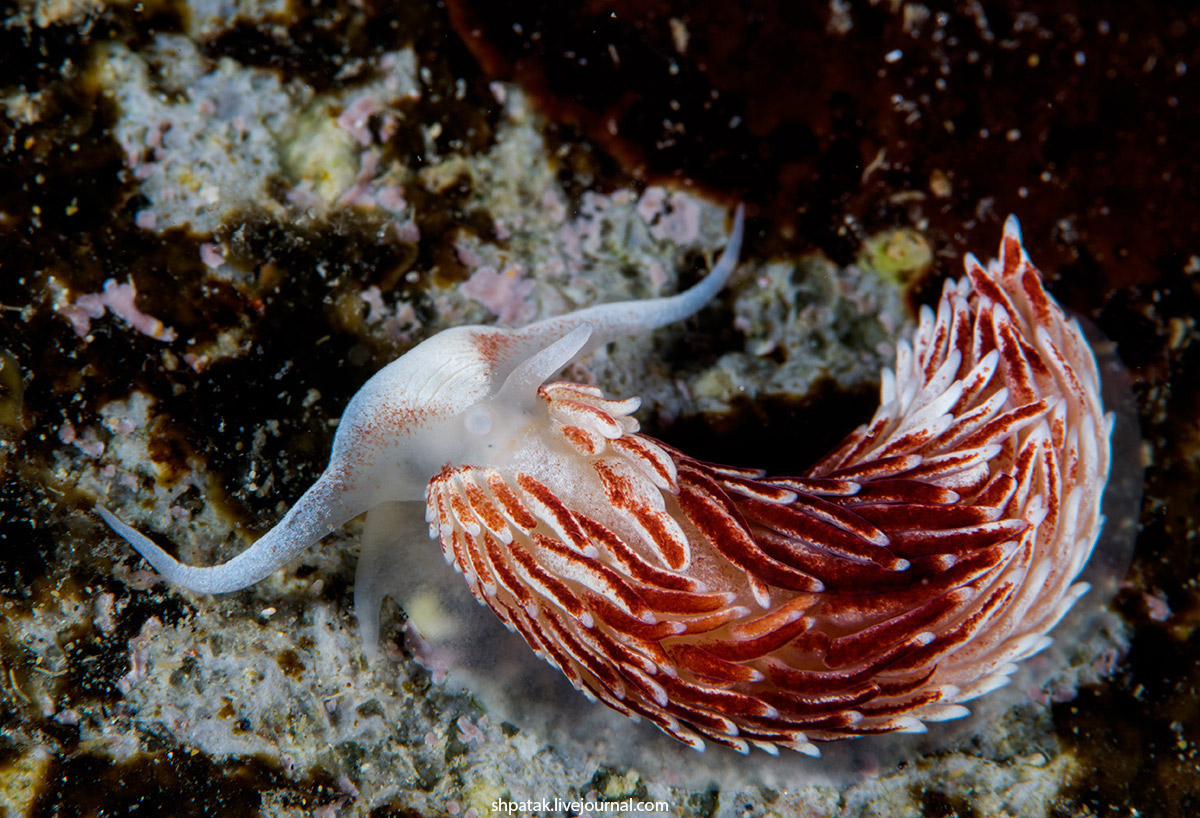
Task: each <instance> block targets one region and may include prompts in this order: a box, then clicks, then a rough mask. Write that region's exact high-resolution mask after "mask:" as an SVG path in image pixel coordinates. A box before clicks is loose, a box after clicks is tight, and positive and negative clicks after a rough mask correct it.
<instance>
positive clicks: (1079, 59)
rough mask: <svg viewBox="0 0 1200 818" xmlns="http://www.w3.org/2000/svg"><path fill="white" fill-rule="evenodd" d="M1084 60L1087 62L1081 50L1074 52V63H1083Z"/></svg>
mask: <svg viewBox="0 0 1200 818" xmlns="http://www.w3.org/2000/svg"><path fill="white" fill-rule="evenodd" d="M1086 62H1087V55H1086V54H1084V53H1083V52H1082V51H1076V52H1075V64H1076V65H1084V64H1085V63H1086Z"/></svg>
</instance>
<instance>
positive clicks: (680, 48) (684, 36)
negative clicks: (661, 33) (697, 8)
mask: <svg viewBox="0 0 1200 818" xmlns="http://www.w3.org/2000/svg"><path fill="white" fill-rule="evenodd" d="M667 25H669V26H670V27H671V41H672V42H673V43H674V44H675V50H676V51H677V52H679V53H680V54H686V53H687V48H688V29H687V23H685V22H683V20H680V19H679V18H678V17H672V18H671V19H670V20H668V21H667Z"/></svg>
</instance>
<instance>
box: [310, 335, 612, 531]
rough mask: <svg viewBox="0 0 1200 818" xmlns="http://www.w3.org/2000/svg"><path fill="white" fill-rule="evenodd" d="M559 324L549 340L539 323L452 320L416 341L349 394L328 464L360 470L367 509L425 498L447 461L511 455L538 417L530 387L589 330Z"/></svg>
mask: <svg viewBox="0 0 1200 818" xmlns="http://www.w3.org/2000/svg"><path fill="white" fill-rule="evenodd" d="M534 326H535V327H536V326H537V325H534ZM527 329H531V328H527ZM557 329H558V332H555V333H553V334H554V335H561V337H558V338H556V339H547V337H546V335H547V333H545V332H542V331H538V332H528V331H523V330H506V329H497V328H492V327H478V326H475V327H457V328H454V329H449V330H445V331H444V332H440V333H438V334H437V335H435V336H434V337H432V338H429V339H428V340H426V341H424V342H422V343H420V344H418V345H417V346H416V347H414V348H413V349H411V350H409V351H408V352H407V353H405V354H404V355H402V356H401V357H400V358H398V359H396V360H395V361H393V362H392V363H390V364H388V365H387V366H386V367H384V368H383V369H381V370H380V371H379V372H378V373H376V374H375V375H374V376H373V377H372V378H371V379H370V380H368V381H367V382H366V383H365V384H364V385H363V387H362V389H360V390H359V392H358V393H357V394H356V395H355V396H354V399H353V400H351V402H350V404H349V405H348V406H347V407H346V412H345V413H344V414H343V416H342V420H341V423H340V424H339V426H338V431H337V435H336V437H335V438H334V444H333V453H332V456H331V458H330V465H331V466H334V465H337V466H339V467H352V468H353V469H354V470H355V471H356V472H358V473H359V474H360V475H362V476H364V477H365V478H366V479H364V480H362V481H360V483H359V487H360V490H361V491H363V492H364V493H365V494H366V495H367V496H366V497H365V498H364V500H365V502H364V503H363V504H364V505H365V506H366V507H368V508H369V507H371V506H373V505H375V504H376V503H379V502H386V501H390V500H402V501H404V500H422V499H424V494H425V486H426V485H427V484H428V482H429V481H430V480H431V479H432V478H433V477H434V476H435V475H436V474H438V472H440V471H441V470H442V469H443V468H445V467H446V466H448V465H461V464H470V465H500V464H501V463H504V462H506V461H510V460H511V459H512V458H515V457H518V456H519V454H518V450H519V449H520V444H521V441H522V440H523V439H525V436H526V435H527V434H528V432H529V431H530V427H531V425H532V424H534V423H536V418H535V416H534V414H533V413H534V411H535V409H536V407H537V401H536V399H537V389H538V387H539V386H540V385H541V384H542V383H543V382H545V381H546V379H547V378H549V377H550V376H552V375H554V374H555V373H556V372H557V371H559V370H560V369H562V368H563V367H564V366H566V365H567V364H568V363H569V362H570V361H571V359H572V358H574V357H575V356H576V355H577V354H578V353H579V352H580V350H582V349H583V347H584V346H585V344H586V343H587V342H588V339H589V338H590V337H591V335H592V329H591V326H590V325H588V324H586V323H583V324H579V325H578V326H575V327H565V328H564V327H558V328H557ZM564 330H565V331H564Z"/></svg>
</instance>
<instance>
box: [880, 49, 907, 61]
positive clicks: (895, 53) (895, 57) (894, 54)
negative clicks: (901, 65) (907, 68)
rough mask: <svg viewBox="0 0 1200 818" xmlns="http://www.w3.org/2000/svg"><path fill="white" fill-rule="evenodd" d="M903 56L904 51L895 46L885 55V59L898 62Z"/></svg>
mask: <svg viewBox="0 0 1200 818" xmlns="http://www.w3.org/2000/svg"><path fill="white" fill-rule="evenodd" d="M903 56H904V52H903V51H901V50H900V49H898V48H895V49H892V50H891V51H889V52H888V53H887V54H884V55H883V61H884V62H886V63H893V62H898V61H899V60H900V58H901V57H903Z"/></svg>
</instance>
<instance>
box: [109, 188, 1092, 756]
mask: <svg viewBox="0 0 1200 818" xmlns="http://www.w3.org/2000/svg"><path fill="white" fill-rule="evenodd" d="M741 238H742V216H741V211H740V209H739V211H738V214H737V217H736V219H735V221H734V226H733V230H732V233H731V237H730V240H729V243H728V246H727V247H726V249H725V251H724V253H723V254H722V256H721V258H720V259H719V260H718V262H717V264H716V265H714V267H713V269H712V271H711V272H710V273H709V274H708V275H707V276H706V277H705V278H703V279H702V280H701V281H700V282H699V283H698V284H696V285H695V286H694V287H692V288H691V289H689V290H687V291H685V292H683V293H681V294H679V295H675V296H672V297H668V298H660V299H653V300H645V301H627V302H620V303H615V304H608V305H601V306H594V307H590V308H587V309H582V310H579V311H577V312H574V313H571V314H568V315H564V316H561V317H556V318H549V319H546V320H543V321H539V322H537V323H534V324H531V325H529V326H526V327H524V328H521V329H500V328H494V327H484V326H470V327H459V328H455V329H449V330H446V331H444V332H441V333H439V334H437V335H435V336H433V337H431V338H429V339H428V340H426V341H424V342H423V343H421V344H419V345H417V346H416V347H414V348H413V349H412V350H410V351H409V352H408V353H406V354H405V355H403V356H401V357H400V358H399V359H397V360H396V361H395V362H393V363H391V364H389V365H388V366H386V367H385V368H384V369H382V370H381V371H380V372H379V373H378V374H376V375H375V376H374V377H372V378H371V379H370V380H368V381H367V383H366V384H365V385H364V386H363V387H362V389H361V390H360V391H359V392H358V393H357V394H356V395H355V396H354V398H353V399H352V400H351V401H350V403H349V405H348V406H347V407H346V411H345V414H344V415H343V416H342V420H341V423H340V425H339V426H338V430H337V434H336V437H335V438H334V443H333V451H332V454H331V457H330V461H329V465H328V467H327V468H326V470H325V471H324V473H323V474H322V475H321V476H320V478H319V479H318V480H317V481H316V482H315V483H314V485H313V486H312V487H311V488H310V489H309V490H308V491H307V492H306V493H305V494H304V495H303V497H301V499H300V500H299V501H298V502H297V503H296V504H295V506H293V507H292V509H291V510H290V511H289V512H288V513H287V514H286V515H285V516H284V518H283V519H282V520H281V521H280V522H279V523H278V524H277V525H276V526H275V527H274V528H273V529H271V530H270V531H269V532H268V533H267V534H266V535H265V536H263V537H262V538H261V539H259V540H258V541H257V542H255V543H254V544H253V545H252V546H251V547H250V548H248V549H247V550H245V551H244V552H242V553H241V554H239V555H237V556H236V557H234V558H233V559H231V560H230V561H228V562H226V563H224V564H222V565H218V566H214V567H195V566H190V565H184V564H181V563H180V562H178V561H176V560H175V559H174V558H172V557H171V556H169V555H168V554H167V553H165V552H164V551H163V550H162V549H160V548H159V547H158V546H157V545H155V544H154V543H153V542H151V541H150V540H149V539H147V538H146V537H145V536H143V535H142V534H140V533H138V532H137V531H135V530H134V529H132V528H130V527H129V526H127V525H125V524H124V523H122V522H120V521H119V520H117V519H116V518H115V517H114V516H113V515H112V514H110V513H109V512H108V511H106V510H104V509H99V513H100V514H101V515H102V516H103V518H104V519H105V520H106V521H107V522H108V524H109V525H110V526H112V528H113V529H114V530H115V531H116V532H117V533H118V534H120V535H121V536H122V537H124V538H125V539H126V540H128V541H129V543H131V544H132V545H133V547H134V548H136V549H137V550H138V551H139V552H140V553H141V554H142V555H143V556H144V557H145V558H146V559H147V560H148V561H149V562H150V564H151V565H153V566H154V567H155V568H156V569H157V570H158V571H159V572H160V573H161V574H162V575H163V576H164V577H165V578H166V579H167V580H168V581H169V582H171V583H174V584H175V585H178V586H182V587H184V588H188V589H191V590H193V591H197V592H203V593H213V594H215V593H224V592H228V591H234V590H237V589H239V588H244V587H246V586H248V585H250V584H252V583H255V582H258V581H259V580H261V579H263V578H264V577H266V576H267V575H268V574H270V573H271V572H273V571H275V570H276V569H278V568H280V567H282V566H284V565H285V564H286V563H287V562H288V561H289V560H290V559H291V558H292V557H293V556H295V555H296V554H297V553H299V552H300V551H301V550H303V549H306V548H308V547H309V546H311V545H313V544H314V543H316V542H317V541H318V540H320V539H321V538H322V537H324V536H325V535H327V534H329V533H330V532H331V531H333V530H334V529H336V528H338V527H339V526H341V525H342V524H343V523H345V522H346V521H348V520H350V519H351V518H352V517H355V516H357V515H359V514H362V513H363V512H366V514H367V516H366V523H365V527H364V535H363V556H362V558H361V559H360V562H359V567H358V571H357V576H356V579H355V583H356V587H355V606H356V609H357V612H358V617H359V622H360V629H361V631H362V633H363V636H364V646H365V648H366V649H367V650H368V652H370V651H372V650H373V649H374V646H375V644H376V643H377V641H378V612H379V608H380V603H381V601H382V597H383V594H384V593H386V589H385V588H383V587H382V585H383V583H382V581H381V580H380V579H379V576H380V571H379V568H380V566H381V565H386V564H387V563H388V562H389V561H390V562H392V563H396V562H398V561H403V559H404V557H403V552H402V551H400V550H398V549H400V548H402V547H409V546H407V545H406V542H407V540H408V539H410V538H411V531H408V530H404V526H403V525H402V524H401V523H400V522H399V521H403V520H405V519H407V518H406V516H405V513H404V511H403V510H404V509H406V508H413V507H416V508H420V507H419V506H413V505H412V504H416V503H422V504H424V512H425V519H426V520H427V521H428V523H429V531H430V534H431V536H432V537H433V538H435V539H437V540H439V541H440V544H441V549H442V551H443V553H444V556H445V558H446V560H447V561H448V562H450V563H452V564H453V566H454V567H455V568H456V569H457V570H458V571H459V572H460V573H461V574H462V575H463V577H464V578H465V580H466V582H467V584H468V586H469V587H470V590H471V592H472V593H473V594H474V596H475V597H476V599H478V601H479V602H480V603H482V604H483V605H486V606H487V607H489V608H490V609H491V610H492V611H494V612H495V614H496V616H497V617H499V618H500V620H501V621H502V622H503V623H504V624H505V625H506V626H507V627H508V628H509V629H510V630H515V631H517V632H518V633H520V635H521V636H523V637H524V639H525V641H526V642H527V643H528V644H529V646H530V647H531V648H532V649H533V650H534V652H536V653H537V654H539V655H540V656H541V657H542V658H543V659H545V660H546V661H547V662H549V663H551V664H552V665H554V666H556V667H557V668H558V669H559V670H561V671H562V672H563V673H564V674H566V676H567V677H568V678H569V679H570V681H571V682H572V683H573V684H574V686H575V687H576V688H577V689H579V690H580V691H582V692H583V693H584V694H585V695H586V696H588V697H589V698H591V699H599V700H600V701H602V702H603V703H604V704H606V705H608V706H609V707H611V708H613V709H614V710H617V711H619V712H621V713H624V714H626V715H629V716H635V715H636V716H641V717H643V718H645V719H648V720H649V721H650V722H652V723H654V724H655V725H657V726H658V727H659V728H661V729H662V730H663V731H665V732H666V733H668V734H669V735H671V736H674V737H675V738H677V739H679V740H680V741H683V742H685V743H687V744H689V745H691V746H693V747H696V748H697V749H702V748H703V747H704V741H705V739H707V740H710V741H713V742H716V743H718V744H721V745H726V746H729V747H732V748H734V749H736V750H738V751H741V752H747V751H748V750H749V749H750V748H751V747H759V748H761V749H763V750H765V751H767V752H769V753H772V754H777V753H778V752H779V748H781V747H783V748H791V749H793V750H797V751H800V752H802V753H808V754H810V755H816V754H817V749H816V745H815V744H814V743H813V742H815V741H828V740H834V739H839V738H845V737H851V736H863V735H867V734H874V733H885V732H891V731H910V732H911V731H922V730H924V729H925V728H924V723H925V722H932V721H939V720H944V719H951V718H955V717H958V716H961V715H964V714H965V713H966V712H967V710H966V708H965V707H964V706H963V703H964V702H967V701H969V700H971V699H974V698H975V697H977V696H980V695H982V694H984V693H986V692H988V691H990V690H993V689H995V688H997V687H999V686H1001V685H1003V684H1005V683H1006V682H1007V680H1008V678H1009V675H1010V674H1011V673H1012V672H1013V670H1014V669H1015V663H1016V662H1018V661H1020V660H1022V659H1024V658H1026V657H1029V656H1031V655H1032V654H1034V653H1037V652H1038V651H1039V650H1041V649H1042V648H1044V647H1045V646H1046V645H1048V644H1049V642H1050V637H1049V636H1048V635H1047V634H1048V632H1049V631H1050V630H1051V629H1052V628H1053V627H1054V625H1055V623H1056V622H1058V620H1059V619H1060V618H1061V617H1062V616H1063V614H1064V613H1065V612H1066V611H1067V610H1068V609H1069V608H1071V606H1072V605H1073V604H1074V602H1075V600H1076V599H1077V598H1078V597H1079V596H1080V595H1081V594H1083V593H1084V591H1086V589H1087V586H1086V585H1084V584H1083V583H1078V582H1076V579H1077V576H1078V575H1079V573H1080V571H1081V569H1082V568H1083V566H1084V564H1085V563H1086V562H1087V560H1088V557H1089V554H1090V552H1091V550H1092V548H1093V546H1094V544H1095V542H1096V539H1097V537H1098V535H1099V530H1100V525H1101V515H1100V502H1101V495H1102V493H1103V491H1104V486H1105V483H1106V481H1107V479H1108V470H1109V460H1110V445H1109V439H1110V434H1111V430H1112V417H1111V415H1106V414H1105V411H1104V408H1103V406H1102V404H1101V399H1100V394H1099V375H1098V371H1097V366H1096V361H1095V358H1094V356H1093V354H1092V350H1091V349H1090V347H1089V346H1088V343H1087V342H1086V341H1085V339H1084V337H1083V335H1082V333H1081V332H1080V329H1079V327H1078V325H1077V323H1076V322H1075V321H1073V320H1070V319H1068V318H1067V317H1066V316H1065V315H1064V313H1063V310H1062V309H1061V308H1060V307H1059V306H1058V305H1057V304H1056V303H1055V302H1054V300H1053V299H1052V298H1051V297H1050V296H1049V295H1048V294H1047V292H1046V290H1045V288H1044V286H1043V283H1042V278H1041V274H1040V273H1039V271H1038V270H1037V268H1036V267H1034V266H1033V264H1032V263H1031V262H1030V260H1029V258H1028V257H1027V255H1026V253H1025V251H1024V249H1023V248H1022V246H1021V237H1020V233H1019V230H1018V227H1017V223H1016V220H1015V219H1013V218H1011V217H1010V218H1009V219H1008V221H1007V223H1006V224H1005V226H1004V236H1003V241H1002V243H1001V247H1000V257H999V259H998V260H997V261H993V262H991V263H989V264H988V265H987V266H984V265H982V264H980V263H979V261H977V260H976V259H975V257H973V256H971V255H968V256H967V257H966V259H965V267H966V275H965V277H963V278H961V279H959V280H952V281H948V282H947V283H946V285H945V287H944V289H943V291H942V295H941V300H940V302H939V303H938V306H937V309H936V311H934V310H932V309H930V308H928V307H925V308H923V309H922V310H921V313H920V318H919V323H918V327H917V330H916V334H915V337H914V338H913V340H912V342H911V343H908V342H903V341H902V342H900V343H899V345H898V350H897V354H896V362H895V368H894V370H885V371H884V372H883V378H882V388H881V393H882V394H881V401H880V407H879V410H878V411H877V412H876V413H875V416H874V417H873V418H872V419H871V420H870V422H869V423H867V424H865V425H864V426H862V427H860V428H859V429H858V430H857V431H855V432H853V433H851V434H850V436H849V437H848V438H847V439H846V440H845V441H844V442H843V443H842V444H841V445H840V446H838V447H837V449H836V450H834V451H833V452H832V453H831V454H829V455H828V456H826V457H825V458H824V459H823V460H821V461H820V462H819V463H817V464H816V465H815V466H812V467H810V468H808V469H807V470H804V471H799V472H798V473H797V474H795V475H788V476H767V475H764V474H763V473H762V472H761V471H758V470H754V469H748V468H740V467H729V466H719V465H714V464H711V463H706V462H701V461H700V460H697V459H694V458H691V457H689V456H687V455H686V454H684V453H683V452H680V451H677V450H676V449H674V448H672V447H670V446H668V445H665V444H663V443H661V442H659V441H657V440H654V439H651V438H649V437H647V436H644V435H641V434H639V433H638V423H637V421H636V420H635V419H634V418H633V416H632V413H633V412H634V410H635V409H637V407H638V399H637V398H636V397H634V398H626V399H623V400H618V399H614V398H609V397H606V396H605V395H604V393H603V392H602V391H601V390H600V389H598V388H596V387H594V386H586V385H580V384H574V383H562V382H549V380H550V378H551V377H552V376H553V375H554V374H555V373H557V372H558V371H559V370H560V369H562V368H563V367H564V366H565V365H566V364H567V363H569V362H570V361H572V360H573V359H575V358H576V357H577V356H579V355H583V354H586V353H587V352H588V351H589V350H591V349H595V348H596V347H598V346H599V345H602V344H605V343H608V342H609V341H612V340H614V339H616V338H619V337H621V336H624V335H627V334H629V333H634V332H645V331H648V330H651V329H653V328H655V327H660V326H663V325H665V324H668V323H671V322H674V321H679V320H681V319H683V318H686V317H687V316H690V315H692V314H693V313H695V312H696V311H697V310H699V309H700V308H701V307H702V306H703V305H705V304H706V303H707V302H708V301H709V300H710V299H712V297H713V296H714V295H715V294H716V293H717V292H718V291H719V290H720V289H721V288H722V287H723V286H724V285H725V282H726V280H727V278H728V277H729V275H730V273H731V272H732V271H733V269H734V267H735V266H736V263H737V256H738V253H739V248H740V243H741Z"/></svg>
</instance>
